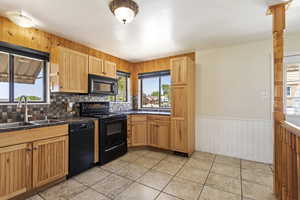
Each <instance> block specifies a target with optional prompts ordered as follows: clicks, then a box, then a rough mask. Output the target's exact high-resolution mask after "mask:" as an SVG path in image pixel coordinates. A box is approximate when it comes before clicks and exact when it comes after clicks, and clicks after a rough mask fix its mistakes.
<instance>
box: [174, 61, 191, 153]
mask: <svg viewBox="0 0 300 200" xmlns="http://www.w3.org/2000/svg"><path fill="white" fill-rule="evenodd" d="M170 62H171V63H170V64H171V102H172V109H171V148H172V150H173V151H178V152H182V153H186V154H188V155H191V154H192V153H193V152H194V150H195V63H194V61H193V60H192V59H190V58H189V57H177V58H173V59H171V60H170Z"/></svg>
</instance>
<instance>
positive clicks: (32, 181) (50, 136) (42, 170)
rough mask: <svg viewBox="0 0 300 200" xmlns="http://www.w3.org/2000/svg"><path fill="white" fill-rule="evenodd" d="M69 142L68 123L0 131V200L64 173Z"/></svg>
mask: <svg viewBox="0 0 300 200" xmlns="http://www.w3.org/2000/svg"><path fill="white" fill-rule="evenodd" d="M41 133H43V134H41ZM45 134H46V136H45ZM68 142H69V139H68V125H59V126H51V127H42V128H36V129H28V130H20V131H14V132H7V133H6V132H5V133H1V134H0V200H6V199H11V198H13V197H16V196H18V195H20V194H23V193H26V192H29V191H32V190H33V189H36V188H38V187H40V186H44V185H46V184H48V183H50V182H54V181H56V180H58V179H60V178H63V177H65V176H66V175H67V173H68V155H69V153H68V150H69V144H68Z"/></svg>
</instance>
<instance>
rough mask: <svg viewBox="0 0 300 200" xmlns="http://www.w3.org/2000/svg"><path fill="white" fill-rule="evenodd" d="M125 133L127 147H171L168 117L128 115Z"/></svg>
mask: <svg viewBox="0 0 300 200" xmlns="http://www.w3.org/2000/svg"><path fill="white" fill-rule="evenodd" d="M127 132H128V134H127V137H128V146H133V147H134V146H152V147H157V148H162V149H170V147H171V146H170V143H171V141H170V117H169V116H162V115H148V116H147V115H130V116H129V117H128V127H127Z"/></svg>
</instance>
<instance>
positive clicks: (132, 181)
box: [94, 155, 168, 199]
mask: <svg viewBox="0 0 300 200" xmlns="http://www.w3.org/2000/svg"><path fill="white" fill-rule="evenodd" d="M142 156H143V155H140V157H142ZM167 157H168V155H167V156H165V157H164V158H162V159H160V161H159V162H158V163H156V164H155V165H153V166H152V167H151V168H145V167H144V168H145V169H147V171H145V172H144V173H143V174H142V175H141V176H140V177H138V178H137V179H135V180H132V179H130V178H128V177H125V176H122V175H119V174H117V173H116V172H112V171H109V170H106V169H103V168H101V166H98V167H100V168H101V169H103V170H105V171H108V172H110V173H111V174H114V175H117V176H120V177H122V178H125V179H127V180H130V181H131V183H130V184H129V185H128V187H127V188H126V189H125V190H127V189H128V188H129V187H130V186H131V185H133V184H134V183H138V184H141V185H143V186H145V187H148V188H151V189H154V190H156V191H159V193H158V195H157V197H158V196H159V195H160V193H161V190H158V189H156V188H153V187H151V186H148V185H145V184H142V183H139V182H137V180H138V179H139V178H141V177H143V176H144V175H145V174H146V173H148V172H149V171H151V170H152V169H153V168H154V167H155V166H157V165H158V164H159V163H160V162H162V161H163V160H164V159H166V158H167ZM148 158H149V157H148ZM136 160H137V159H136ZM122 161H124V160H122ZM124 162H127V161H124ZM127 163H129V164H132V162H127ZM129 164H128V165H129ZM141 167H142V166H141ZM99 182H100V181H99ZM99 182H98V183H99ZM95 184H97V183H95ZM95 184H94V185H95ZM125 190H124V191H125ZM124 191H122V192H121V193H123V192H124ZM121 193H120V194H121ZM120 194H118V196H119V195H120ZM157 197H156V198H157ZM156 198H155V199H156Z"/></svg>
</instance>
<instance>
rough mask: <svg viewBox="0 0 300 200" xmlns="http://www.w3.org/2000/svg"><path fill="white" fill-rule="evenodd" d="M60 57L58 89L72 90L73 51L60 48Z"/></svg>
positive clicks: (63, 90)
mask: <svg viewBox="0 0 300 200" xmlns="http://www.w3.org/2000/svg"><path fill="white" fill-rule="evenodd" d="M58 57H59V58H58V60H59V61H58V72H57V73H58V77H59V90H58V91H62V92H68V91H69V90H70V70H71V68H70V67H71V53H70V52H69V51H65V50H64V49H60V51H59V55H58Z"/></svg>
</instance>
